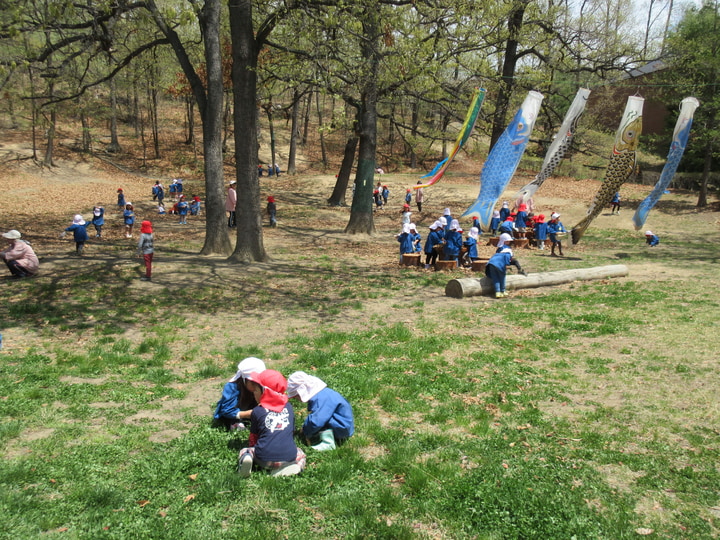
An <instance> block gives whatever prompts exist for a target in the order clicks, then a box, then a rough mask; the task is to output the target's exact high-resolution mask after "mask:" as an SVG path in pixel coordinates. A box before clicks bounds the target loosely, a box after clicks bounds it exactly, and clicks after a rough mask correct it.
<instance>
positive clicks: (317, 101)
mask: <svg viewBox="0 0 720 540" xmlns="http://www.w3.org/2000/svg"><path fill="white" fill-rule="evenodd" d="M315 105H316V107H317V116H318V132H319V133H320V154H321V155H322V164H323V168H327V166H328V158H327V148H325V130H324V129H323V114H322V106H321V104H320V92H316V93H315Z"/></svg>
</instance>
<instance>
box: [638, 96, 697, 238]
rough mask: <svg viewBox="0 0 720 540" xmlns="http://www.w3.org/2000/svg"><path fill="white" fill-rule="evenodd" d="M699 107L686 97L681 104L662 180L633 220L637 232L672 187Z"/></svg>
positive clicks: (641, 204)
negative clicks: (663, 195) (671, 184)
mask: <svg viewBox="0 0 720 540" xmlns="http://www.w3.org/2000/svg"><path fill="white" fill-rule="evenodd" d="M699 106H700V102H699V101H698V100H697V99H695V98H694V97H686V98H685V99H683V100H682V101H681V102H680V116H678V119H677V122H676V123H675V131H673V138H672V143H670V150H669V151H668V156H667V161H666V162H665V167H663V170H662V173H661V174H660V178H659V179H658V181H657V184H655V187H654V188H653V190H652V191H651V192H650V195H648V196H647V197H645V199H644V200H643V201H642V202H641V203H640V206H638V209H637V210H636V211H635V215H634V216H633V218H632V220H633V225H634V226H635V230H636V231H638V230H640V229H642V227H643V225H645V220H646V219H647V216H648V214H649V213H650V210H652V208H653V207H654V206H655V205H656V204H657V202H658V201H659V200H660V197H662V194H663V193H665V190H666V189H667V188H668V186H669V185H670V181H671V180H672V179H673V176H675V172H676V171H677V168H678V165H680V160H681V159H682V157H683V154H684V153H685V148H686V147H687V143H688V138H689V137H690V128H691V127H692V123H693V115H694V114H695V109H697V108H698V107H699Z"/></svg>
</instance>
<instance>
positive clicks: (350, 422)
mask: <svg viewBox="0 0 720 540" xmlns="http://www.w3.org/2000/svg"><path fill="white" fill-rule="evenodd" d="M287 395H288V396H289V397H291V398H298V399H299V400H300V401H302V402H303V403H307V404H308V412H309V414H308V416H307V418H305V422H303V426H302V433H303V435H304V436H305V438H306V439H307V440H308V443H309V444H310V445H311V446H312V447H313V448H314V449H315V450H319V451H323V450H334V449H335V447H336V446H337V445H338V444H342V443H343V442H344V441H345V440H347V439H348V438H350V437H351V436H352V434H353V433H355V420H354V417H353V411H352V407H351V406H350V404H349V403H348V401H347V400H346V399H345V398H344V397H343V396H342V395H340V394H339V393H338V392H336V391H335V390H332V389H331V388H328V386H327V384H325V382H324V381H323V380H321V379H319V378H318V377H315V376H314V375H308V374H307V373H305V372H304V371H296V372H295V373H293V374H292V375H290V377H288V387H287Z"/></svg>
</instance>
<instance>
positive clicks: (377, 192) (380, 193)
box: [373, 182, 390, 210]
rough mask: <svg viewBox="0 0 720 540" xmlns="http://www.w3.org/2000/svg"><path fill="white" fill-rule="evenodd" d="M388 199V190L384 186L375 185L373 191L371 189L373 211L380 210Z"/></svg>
mask: <svg viewBox="0 0 720 540" xmlns="http://www.w3.org/2000/svg"><path fill="white" fill-rule="evenodd" d="M389 197H390V189H389V188H388V187H387V186H386V185H380V182H378V183H377V186H375V189H373V201H375V209H376V210H382V209H383V208H384V207H385V205H387V202H388V198H389Z"/></svg>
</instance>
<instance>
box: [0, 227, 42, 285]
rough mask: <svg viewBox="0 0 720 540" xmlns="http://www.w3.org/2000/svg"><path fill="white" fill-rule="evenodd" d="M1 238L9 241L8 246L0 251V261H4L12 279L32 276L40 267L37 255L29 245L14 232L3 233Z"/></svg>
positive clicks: (18, 233)
mask: <svg viewBox="0 0 720 540" xmlns="http://www.w3.org/2000/svg"><path fill="white" fill-rule="evenodd" d="M2 236H3V238H7V239H8V240H10V245H9V246H8V247H7V248H6V249H4V250H3V251H0V259H2V260H3V261H5V264H7V266H8V268H9V269H10V273H11V274H12V277H14V278H24V277H30V276H34V275H35V274H36V273H37V271H38V266H39V265H40V263H39V261H38V258H37V255H35V252H34V251H33V248H31V247H30V244H29V243H28V242H27V241H25V240H21V237H22V235H21V234H20V232H18V231H16V230H14V229H13V230H11V231H8V232H6V233H3V235H2Z"/></svg>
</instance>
